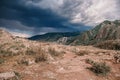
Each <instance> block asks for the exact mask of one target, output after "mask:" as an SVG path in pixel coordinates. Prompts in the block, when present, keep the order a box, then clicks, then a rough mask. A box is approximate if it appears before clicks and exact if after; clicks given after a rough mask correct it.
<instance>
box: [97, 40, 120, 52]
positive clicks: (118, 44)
mask: <svg viewBox="0 0 120 80" xmlns="http://www.w3.org/2000/svg"><path fill="white" fill-rule="evenodd" d="M95 47H99V48H102V49H112V50H120V40H108V41H104V42H100V43H98V44H96V45H95Z"/></svg>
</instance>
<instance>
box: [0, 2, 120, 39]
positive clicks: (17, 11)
mask: <svg viewBox="0 0 120 80" xmlns="http://www.w3.org/2000/svg"><path fill="white" fill-rule="evenodd" d="M119 7H120V0H0V28H2V29H6V30H8V31H9V32H11V33H12V34H13V35H16V36H21V37H30V36H33V35H36V34H44V33H47V32H73V31H83V30H88V29H91V28H93V27H95V26H96V25H98V24H100V23H101V22H103V21H104V20H110V21H113V20H120V16H119V15H120V8H119Z"/></svg>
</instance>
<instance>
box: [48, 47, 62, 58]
mask: <svg viewBox="0 0 120 80" xmlns="http://www.w3.org/2000/svg"><path fill="white" fill-rule="evenodd" d="M48 51H49V53H50V54H51V55H52V56H59V55H60V53H59V52H57V51H56V50H55V49H54V48H49V49H48Z"/></svg>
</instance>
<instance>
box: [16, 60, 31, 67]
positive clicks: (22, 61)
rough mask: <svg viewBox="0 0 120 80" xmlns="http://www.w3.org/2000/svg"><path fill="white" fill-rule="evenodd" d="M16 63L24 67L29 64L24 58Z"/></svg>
mask: <svg viewBox="0 0 120 80" xmlns="http://www.w3.org/2000/svg"><path fill="white" fill-rule="evenodd" d="M17 63H18V64H22V65H26V66H28V64H29V62H28V61H27V60H26V59H25V58H22V59H21V60H18V61H17Z"/></svg>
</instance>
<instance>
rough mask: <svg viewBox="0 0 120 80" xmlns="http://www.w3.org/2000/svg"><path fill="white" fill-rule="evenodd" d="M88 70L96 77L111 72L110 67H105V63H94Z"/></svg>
mask: <svg viewBox="0 0 120 80" xmlns="http://www.w3.org/2000/svg"><path fill="white" fill-rule="evenodd" d="M89 69H90V70H91V71H93V72H94V73H95V74H97V75H99V74H101V75H106V74H107V73H109V72H110V70H111V69H110V67H109V66H107V65H106V63H96V62H95V63H94V64H92V67H91V68H89Z"/></svg>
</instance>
